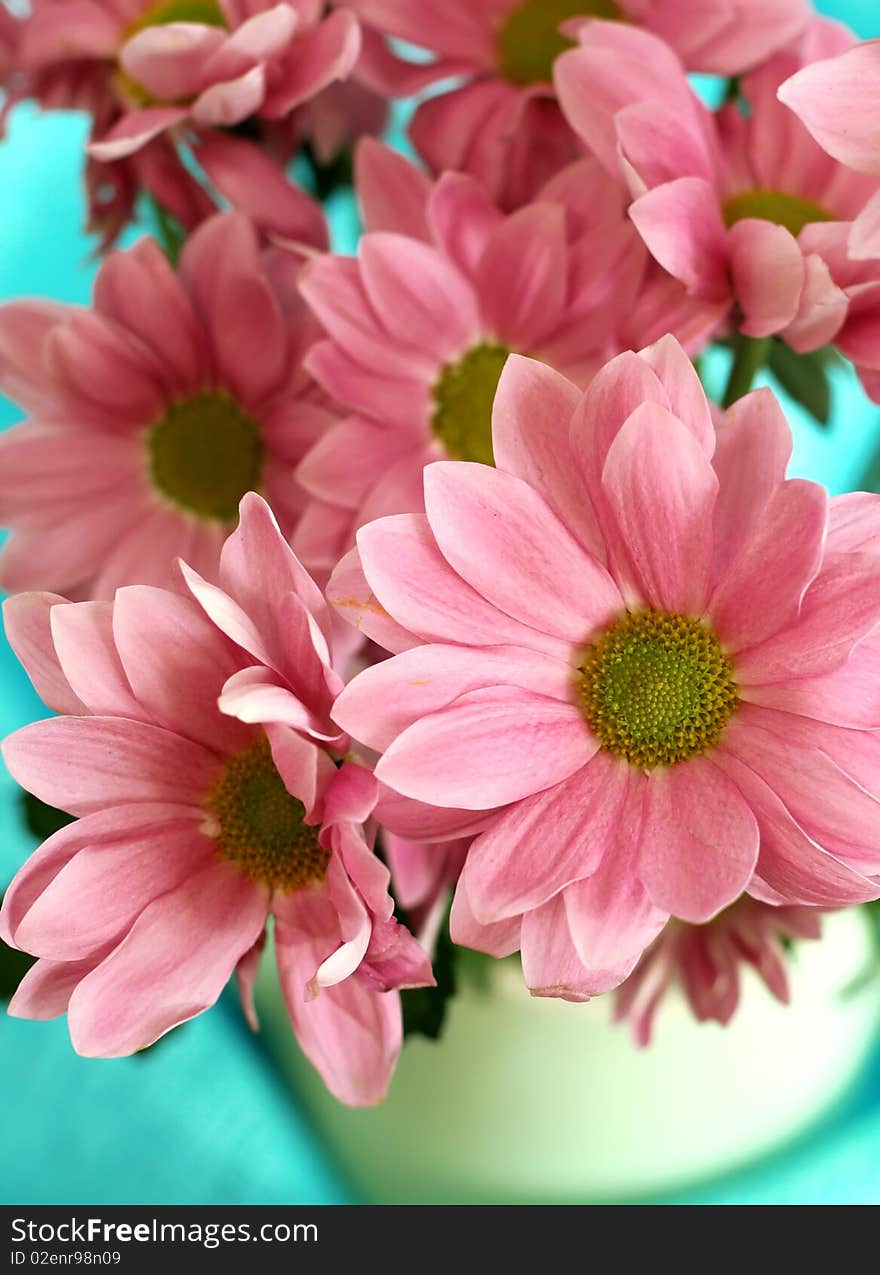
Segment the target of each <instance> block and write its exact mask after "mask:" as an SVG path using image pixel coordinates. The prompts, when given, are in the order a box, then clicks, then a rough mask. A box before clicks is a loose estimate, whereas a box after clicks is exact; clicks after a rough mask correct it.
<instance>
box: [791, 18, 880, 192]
mask: <svg viewBox="0 0 880 1275" xmlns="http://www.w3.org/2000/svg"><path fill="white" fill-rule="evenodd" d="M878 85H880V42H878V41H876V40H868V41H866V42H865V43H863V44H857V45H856V46H855V48H852V49H849V50H847V51H846V52H845V53H842V54H841V55H840V56H839V57H836V58H827V59H825V60H823V61H819V62H813V63H812V64H811V65H809V66H805V67H804V68H803V70H801V71H798V73H797V75H794V76H792V77H791V79H789V80H786V81H785V83H784V84H783V85H782V87H781V88H780V89H779V100H780V101H781V102H784V103H785V105H786V106H788V107H790V108H791V109H792V110H793V111H794V112H795V113H796V114H797V115H798V116H799V118H800V119H801V120H802V121H803V123H804V124H805V125H806V126H807V128H808V129H809V130H810V132H811V133H812V135H813V137H815V139H816V141H817V142H818V143H819V145H820V146H822V147H823V148H824V149H825V150H827V151H828V153H829V154H830V155H833V156H834V158H835V159H837V160H839V161H840V163H842V164H847V165H848V166H849V167H850V168H855V169H857V170H858V171H859V172H862V173H875V174H880V144H878V139H877V119H878V117H880V88H878Z"/></svg>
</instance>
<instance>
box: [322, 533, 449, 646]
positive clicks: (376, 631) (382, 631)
mask: <svg viewBox="0 0 880 1275" xmlns="http://www.w3.org/2000/svg"><path fill="white" fill-rule="evenodd" d="M438 556H439V555H438ZM327 601H328V602H329V603H330V605H331V606H333V607H335V608H336V610H337V612H338V614H339V615H340V616H341V617H342V618H343V619H345V620H346V621H347V622H348V624H350V625H353V626H354V628H356V629H357V630H358V631H359V632H361V633H363V634H364V636H365V637H368V638H371V639H372V640H373V641H374V642H376V643H377V644H378V645H379V646H381V647H383V648H384V649H385V650H386V651H392V652H397V651H405V650H407V649H408V648H409V647H411V646H415V645H417V644H418V638H416V637H415V636H414V635H413V634H412V633H410V632H409V631H408V630H406V629H404V628H402V626H401V625H399V624H398V623H397V621H396V620H393V619H392V618H391V616H390V615H389V614H388V612H387V611H386V610H385V608H384V607H383V606H382V605H381V603H380V602H378V601H377V599H376V597H375V595H374V594H373V591H372V589H371V588H370V586H369V585H368V584H367V580H366V577H365V576H364V573H363V569H362V567H361V559H360V554H359V553H358V550H357V549H352V550H351V552H350V553H347V554H346V555H345V557H344V558H342V559H341V560H340V562H339V563H338V565H337V567H336V569H335V570H334V572H333V574H332V576H331V577H330V581H329V583H328V585H327Z"/></svg>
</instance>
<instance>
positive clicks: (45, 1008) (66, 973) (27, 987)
mask: <svg viewBox="0 0 880 1275" xmlns="http://www.w3.org/2000/svg"><path fill="white" fill-rule="evenodd" d="M95 963H96V962H95V959H94V957H89V958H88V960H85V961H37V963H36V965H32V966H31V968H30V969H29V970H28V972H27V973H26V974H25V976H24V978H23V979H22V980H21V982H20V983H19V985H18V987H17V988H16V991H15V995H14V996H13V997H12V999H11V1000H10V1002H9V1005H8V1008H7V1013H8V1014H9V1015H10V1017H11V1018H30V1019H36V1020H37V1021H38V1022H44V1021H45V1020H46V1019H50V1018H58V1017H59V1015H61V1014H66V1013H67V1007H68V1005H69V1004H70V998H71V996H72V995H73V992H74V990H75V988H76V987H77V984H79V983H80V982H82V980H83V979H84V978H85V977H86V975H87V974H90V973H91V972H92V970H93V969H94V968H95Z"/></svg>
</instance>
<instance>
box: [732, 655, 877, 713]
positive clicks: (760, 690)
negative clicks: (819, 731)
mask: <svg viewBox="0 0 880 1275" xmlns="http://www.w3.org/2000/svg"><path fill="white" fill-rule="evenodd" d="M878 671H880V632H878V631H877V630H874V632H872V633H870V634H869V635H868V637H866V638H864V639H863V640H862V641H861V642H860V643H859V644H858V646H857V647H856V648H855V650H854V651H853V653H852V655H851V656H850V657H849V659H848V660H847V661H846V663H845V664H842V665H841V666H840V668H836V669H835V670H834V672H833V673H826V674H825V676H824V677H797V678H792V679H791V680H790V681H787V682H770V683H768V684H767V685H766V686H754V687H749V688H748V689H747V692H746V695H745V698H746V699H748V700H749V702H750V703H753V704H762V705H763V706H764V707H765V708H778V709H781V710H782V711H783V712H786V713H797V714H798V715H799V716H800V717H815V718H816V719H817V720H818V721H821V722H829V723H831V724H832V725H834V726H846V727H849V728H850V729H853V730H880V678H878V676H877V674H878Z"/></svg>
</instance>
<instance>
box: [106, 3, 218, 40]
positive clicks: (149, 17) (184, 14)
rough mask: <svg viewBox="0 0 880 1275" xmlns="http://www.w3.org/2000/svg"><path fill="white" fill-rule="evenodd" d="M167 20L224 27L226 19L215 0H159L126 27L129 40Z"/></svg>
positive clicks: (160, 25)
mask: <svg viewBox="0 0 880 1275" xmlns="http://www.w3.org/2000/svg"><path fill="white" fill-rule="evenodd" d="M169 22H199V23H201V25H202V26H205V27H225V26H226V19H225V18H224V16H223V10H222V9H221V8H220V5H219V4H218V3H217V0H159V3H158V4H151V5H150V6H149V7H148V8H147V9H145V10H144V12H143V13H142V14H140V15H139V16H138V17H137V18H135V20H134V21H133V22H131V23H130V24H129V26H128V27H127V28H126V32H125V38H126V39H127V40H130V39H131V37H132V36H133V35H136V34H137V33H138V31H144V30H146V28H147V27H164V26H167V24H168V23H169Z"/></svg>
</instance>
